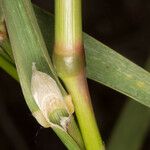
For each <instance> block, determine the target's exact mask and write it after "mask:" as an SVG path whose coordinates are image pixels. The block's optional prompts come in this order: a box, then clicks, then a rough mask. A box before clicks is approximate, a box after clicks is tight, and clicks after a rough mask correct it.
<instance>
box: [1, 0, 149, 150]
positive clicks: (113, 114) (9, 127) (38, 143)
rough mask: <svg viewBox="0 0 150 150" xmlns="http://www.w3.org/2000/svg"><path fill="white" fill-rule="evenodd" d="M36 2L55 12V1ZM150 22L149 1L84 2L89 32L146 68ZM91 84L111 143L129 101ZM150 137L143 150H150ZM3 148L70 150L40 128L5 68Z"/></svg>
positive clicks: (103, 129) (101, 123) (105, 137)
mask: <svg viewBox="0 0 150 150" xmlns="http://www.w3.org/2000/svg"><path fill="white" fill-rule="evenodd" d="M33 2H34V3H36V4H38V5H39V6H40V7H42V8H44V9H46V10H48V11H50V12H53V8H54V5H53V4H54V1H52V0H33ZM149 18H150V1H149V0H115V1H113V0H83V30H84V31H85V32H87V33H88V34H90V35H92V36H93V37H95V38H96V39H98V40H100V41H101V42H103V43H105V44H106V45H108V46H110V47H111V48H113V49H115V50H116V51H117V52H119V53H121V54H122V55H124V56H125V57H127V58H129V59H130V60H132V61H133V62H135V63H137V64H138V65H140V66H142V67H143V66H144V65H145V62H146V60H147V58H148V55H149V52H150V51H149V49H150V45H149V43H150V19H149ZM88 83H89V88H90V92H91V95H92V100H93V101H92V103H93V105H94V110H95V112H96V119H97V122H98V125H99V128H100V130H101V133H102V136H103V140H104V141H105V142H106V144H107V141H108V139H109V137H110V134H111V131H112V129H113V126H114V125H115V122H116V120H117V118H118V116H119V113H120V111H121V109H122V107H123V105H124V103H125V102H127V100H126V99H127V97H125V96H123V95H122V94H119V93H118V92H115V91H113V90H111V89H109V88H107V87H105V86H103V85H100V84H97V83H96V82H94V81H91V80H88ZM92 89H94V90H92ZM149 135H150V134H149V133H148V134H147V137H146V138H145V142H144V144H143V150H149V149H150V136H149ZM0 149H1V150H47V149H59V150H65V149H66V148H65V147H64V146H63V144H62V143H61V142H60V140H59V139H58V138H57V137H56V135H55V134H54V133H53V131H51V130H50V129H43V128H42V127H40V126H39V125H38V124H37V122H36V121H35V120H34V118H33V117H32V116H31V114H30V112H29V110H28V108H27V106H26V104H25V101H24V99H23V96H22V93H21V90H20V86H19V84H18V83H17V82H16V81H14V80H13V79H12V78H11V77H10V76H8V75H7V74H6V73H5V72H4V71H3V70H1V69H0Z"/></svg>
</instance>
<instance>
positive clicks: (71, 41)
mask: <svg viewBox="0 0 150 150" xmlns="http://www.w3.org/2000/svg"><path fill="white" fill-rule="evenodd" d="M55 18H56V20H55V24H56V28H55V44H60V45H61V46H62V45H64V46H65V47H68V48H71V47H72V46H73V45H75V44H76V43H77V42H78V41H82V26H81V25H82V23H81V0H55Z"/></svg>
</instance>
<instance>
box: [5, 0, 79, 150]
mask: <svg viewBox="0 0 150 150" xmlns="http://www.w3.org/2000/svg"><path fill="white" fill-rule="evenodd" d="M2 7H3V12H4V16H5V20H6V26H7V29H8V33H9V38H10V42H11V46H12V50H13V55H14V59H15V64H16V68H17V72H18V75H19V80H20V84H21V87H22V91H23V94H24V97H25V100H26V102H27V104H28V107H29V109H30V111H31V112H32V113H35V112H37V111H40V110H39V108H38V106H37V104H36V102H35V101H34V99H33V96H32V93H31V75H32V63H33V62H34V63H36V67H37V69H38V70H40V71H42V72H45V73H47V74H50V75H51V77H53V78H54V79H55V81H56V82H57V84H58V85H59V87H60V88H61V91H62V93H63V94H64V95H65V94H66V93H65V91H64V89H63V88H62V86H61V84H60V82H59V81H58V78H57V76H56V74H55V71H54V69H53V67H52V63H51V60H50V57H49V54H48V51H47V48H46V45H45V42H44V41H43V37H42V35H41V32H40V29H39V26H38V24H37V21H36V17H35V15H34V11H33V9H32V4H31V2H30V0H15V1H14V0H3V1H2ZM2 66H3V65H2ZM3 67H4V66H3ZM9 67H10V66H9ZM6 68H8V66H6ZM42 120H44V119H42ZM57 128H58V129H57ZM59 128H60V127H57V126H55V131H56V133H57V135H58V136H59V137H60V139H61V140H62V141H63V142H64V144H65V145H66V146H67V148H68V149H69V150H72V149H74V150H75V149H76V150H79V149H80V148H79V146H78V144H77V143H76V142H75V140H74V139H73V138H72V137H71V136H70V135H69V134H68V133H67V132H66V131H65V130H63V129H61V130H59ZM76 138H78V139H79V138H80V137H76Z"/></svg>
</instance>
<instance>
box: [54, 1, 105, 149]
mask: <svg viewBox="0 0 150 150" xmlns="http://www.w3.org/2000/svg"><path fill="white" fill-rule="evenodd" d="M81 20H82V19H81V0H55V47H54V55H53V62H54V64H55V67H56V70H57V73H58V75H59V76H60V78H61V79H62V80H63V82H64V83H65V86H66V88H67V90H68V92H69V93H70V94H71V96H72V98H73V103H74V106H75V112H76V115H77V119H78V122H79V126H80V129H81V133H82V136H83V139H84V142H85V146H86V149H87V150H102V149H103V144H102V139H101V136H100V133H99V130H98V127H97V124H96V120H95V116H94V112H93V108H92V105H91V98H90V94H89V91H88V86H87V81H86V73H85V60H84V51H83V49H84V48H83V42H82V23H81V22H82V21H81Z"/></svg>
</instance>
